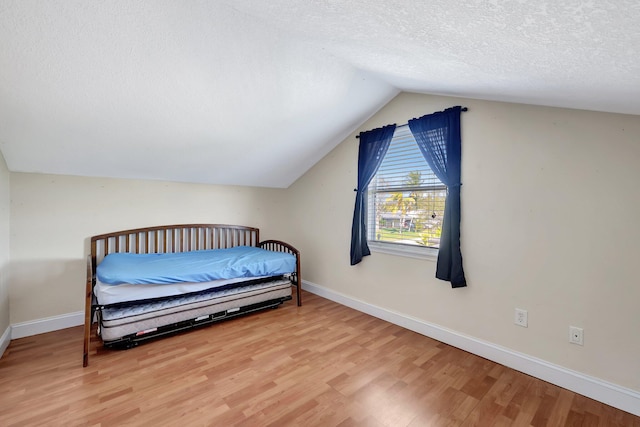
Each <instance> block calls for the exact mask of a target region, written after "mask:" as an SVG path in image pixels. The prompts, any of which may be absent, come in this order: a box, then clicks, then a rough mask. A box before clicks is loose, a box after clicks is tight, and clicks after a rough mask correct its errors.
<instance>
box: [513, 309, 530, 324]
mask: <svg viewBox="0 0 640 427" xmlns="http://www.w3.org/2000/svg"><path fill="white" fill-rule="evenodd" d="M514 323H515V324H516V325H518V326H522V327H523V328H526V327H527V326H528V324H529V315H528V313H527V310H523V309H521V308H516V317H515V320H514Z"/></svg>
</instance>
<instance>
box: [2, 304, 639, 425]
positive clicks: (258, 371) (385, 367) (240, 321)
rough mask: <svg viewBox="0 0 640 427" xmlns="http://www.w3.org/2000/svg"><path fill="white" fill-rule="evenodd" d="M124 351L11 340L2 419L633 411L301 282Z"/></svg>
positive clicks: (250, 419)
mask: <svg viewBox="0 0 640 427" xmlns="http://www.w3.org/2000/svg"><path fill="white" fill-rule="evenodd" d="M304 299H305V305H304V306H302V307H297V306H296V305H295V304H294V303H286V304H285V305H283V306H282V307H280V308H278V309H276V310H267V311H264V312H260V313H256V314H252V315H249V316H246V317H242V318H236V319H233V320H231V321H228V322H223V323H219V324H216V325H213V326H211V327H207V328H203V329H199V330H195V331H191V332H188V333H184V334H181V335H176V336H173V337H169V338H165V339H162V340H159V341H155V342H151V343H148V344H144V345H141V346H139V347H136V348H133V349H130V350H126V351H112V350H108V349H104V348H103V347H102V346H101V345H100V344H99V342H98V340H97V339H96V338H95V337H93V338H92V341H91V358H90V365H89V367H87V368H82V360H81V359H82V357H81V351H80V350H81V349H82V338H83V333H82V328H81V327H77V328H70V329H65V330H61V331H56V332H52V333H48V334H42V335H37V336H33V337H26V338H21V339H17V340H14V341H12V342H11V344H10V345H9V347H8V349H7V351H6V352H5V355H4V356H3V357H2V359H0V425H1V426H3V427H4V426H30V425H33V426H124V425H132V426H138V425H153V426H164V425H167V426H181V427H189V426H200V425H204V426H209V425H210V426H252V427H253V426H270V425H272V426H286V425H293V426H305V427H306V426H343V427H348V426H353V427H358V426H359V427H362V426H367V427H376V426H391V427H404V426H411V427H416V426H432V425H434V426H563V425H564V426H607V427H610V426H625V427H640V417H635V416H633V415H631V414H628V413H626V412H623V411H619V410H616V409H614V408H611V407H609V406H607V405H604V404H602V403H599V402H596V401H593V400H591V399H588V398H586V397H584V396H580V395H576V394H575V393H573V392H570V391H568V390H564V389H561V388H559V387H556V386H553V385H551V384H548V383H546V382H544V381H540V380H537V379H535V378H532V377H530V376H527V375H525V374H522V373H520V372H516V371H513V370H511V369H508V368H506V367H504V366H501V365H498V364H496V363H493V362H491V361H488V360H486V359H483V358H480V357H477V356H474V355H472V354H469V353H467V352H464V351H462V350H459V349H456V348H453V347H450V346H448V345H445V344H443V343H440V342H438V341H435V340H432V339H430V338H427V337H424V336H421V335H419V334H416V333H414V332H411V331H409V330H406V329H403V328H401V327H399V326H397V325H393V324H390V323H388V322H385V321H382V320H380V319H376V318H373V317H371V316H368V315H366V314H363V313H359V312H357V311H355V310H352V309H349V308H347V307H344V306H341V305H339V304H336V303H334V302H332V301H328V300H326V299H323V298H321V297H318V296H316V295H312V294H306V295H305V296H304Z"/></svg>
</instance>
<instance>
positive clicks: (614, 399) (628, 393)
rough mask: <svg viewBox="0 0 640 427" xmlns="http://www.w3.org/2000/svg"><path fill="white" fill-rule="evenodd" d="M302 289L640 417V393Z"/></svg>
mask: <svg viewBox="0 0 640 427" xmlns="http://www.w3.org/2000/svg"><path fill="white" fill-rule="evenodd" d="M302 289H304V290H305V291H309V292H311V293H313V294H316V295H319V296H321V297H323V298H326V299H329V300H331V301H335V302H337V303H340V304H342V305H345V306H347V307H351V308H353V309H355V310H358V311H361V312H363V313H367V314H370V315H371V316H374V317H377V318H379V319H382V320H386V321H387V322H390V323H393V324H396V325H398V326H402V327H403V328H406V329H409V330H411V331H414V332H417V333H419V334H422V335H425V336H428V337H430V338H433V339H436V340H438V341H441V342H443V343H446V344H449V345H452V346H454V347H457V348H460V349H462V350H465V351H468V352H470V353H473V354H477V355H478V356H481V357H484V358H485V359H489V360H492V361H494V362H496V363H499V364H501V365H504V366H508V367H509V368H512V369H515V370H516V371H520V372H524V373H525V374H527V375H531V376H533V377H536V378H539V379H541V380H544V381H547V382H550V383H552V384H555V385H557V386H559V387H562V388H566V389H567V390H571V391H573V392H576V393H578V394H581V395H583V396H587V397H589V398H591V399H594V400H597V401H599V402H602V403H605V404H607V405H610V406H613V407H615V408H618V409H621V410H623V411H626V412H629V413H631V414H634V415H638V416H640V392H637V391H635V390H631V389H628V388H625V387H621V386H619V385H616V384H613V383H609V382H607V381H603V380H601V379H599V378H595V377H591V376H589V375H585V374H582V373H580V372H576V371H572V370H571V369H567V368H564V367H562V366H558V365H554V364H553V363H549V362H546V361H544V360H542V359H537V358H535V357H532V356H529V355H526V354H524V353H519V352H517V351H514V350H511V349H508V348H505V347H501V346H499V345H497V344H493V343H490V342H487V341H482V340H479V339H477V338H473V337H470V336H466V335H464V334H461V333H459V332H456V331H453V330H450V329H447V328H444V327H442V326H439V325H435V324H432V323H429V322H425V321H424V320H420V319H416V318H413V317H410V316H407V315H405V314H401V313H397V312H394V311H392V310H388V309H386V308H382V307H378V306H375V305H372V304H369V303H366V302H364V301H361V300H358V299H356V298H353V297H350V296H347V295H344V294H342V293H340V292H336V291H334V290H331V289H328V288H326V287H323V286H320V285H317V284H315V283H312V282H309V281H306V280H303V281H302Z"/></svg>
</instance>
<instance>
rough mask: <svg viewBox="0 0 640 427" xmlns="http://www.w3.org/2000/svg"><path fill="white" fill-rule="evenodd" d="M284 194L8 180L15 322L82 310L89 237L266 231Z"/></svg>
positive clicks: (27, 177) (61, 179)
mask: <svg viewBox="0 0 640 427" xmlns="http://www.w3.org/2000/svg"><path fill="white" fill-rule="evenodd" d="M283 192H284V190H270V189H265V188H249V187H233V186H214V185H198V184H180V183H169V182H160V181H142V180H140V181H137V180H118V179H100V178H82V177H73V176H59V175H41V174H28V173H12V174H11V195H12V202H11V261H10V264H11V287H10V303H11V323H12V324H16V323H19V322H27V321H32V320H37V319H42V318H46V317H51V316H58V315H63V314H67V313H73V312H77V311H81V310H83V309H84V297H83V294H84V287H85V282H86V277H85V274H86V256H87V254H88V253H89V240H88V239H89V238H90V236H92V235H95V234H100V233H106V232H109V231H115V230H123V229H127V228H136V227H146V226H151V225H162V224H183V223H220V224H225V223H226V224H242V225H251V226H255V227H260V228H261V238H263V239H267V238H276V237H277V236H274V235H270V234H269V227H268V223H269V222H270V221H274V222H276V223H277V222H278V221H279V220H280V219H279V218H272V216H271V215H269V212H270V211H271V210H272V209H273V206H274V205H275V204H277V203H278V202H279V198H280V197H282V195H283Z"/></svg>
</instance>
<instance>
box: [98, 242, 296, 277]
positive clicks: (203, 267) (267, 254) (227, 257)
mask: <svg viewBox="0 0 640 427" xmlns="http://www.w3.org/2000/svg"><path fill="white" fill-rule="evenodd" d="M295 267H296V259H295V257H294V256H293V255H291V254H288V253H285V252H274V251H267V250H265V249H260V248H256V247H253V246H236V247H234V248H229V249H211V250H202V251H191V252H181V253H167V254H130V253H113V254H109V255H107V256H106V257H105V258H104V259H103V260H102V262H101V263H100V264H99V265H98V267H97V268H96V275H97V276H98V279H99V280H100V281H101V282H102V283H106V284H110V285H119V284H121V283H130V284H167V283H180V282H208V281H211V280H218V279H236V278H240V277H259V276H276V275H281V274H286V273H292V272H293V271H295Z"/></svg>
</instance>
